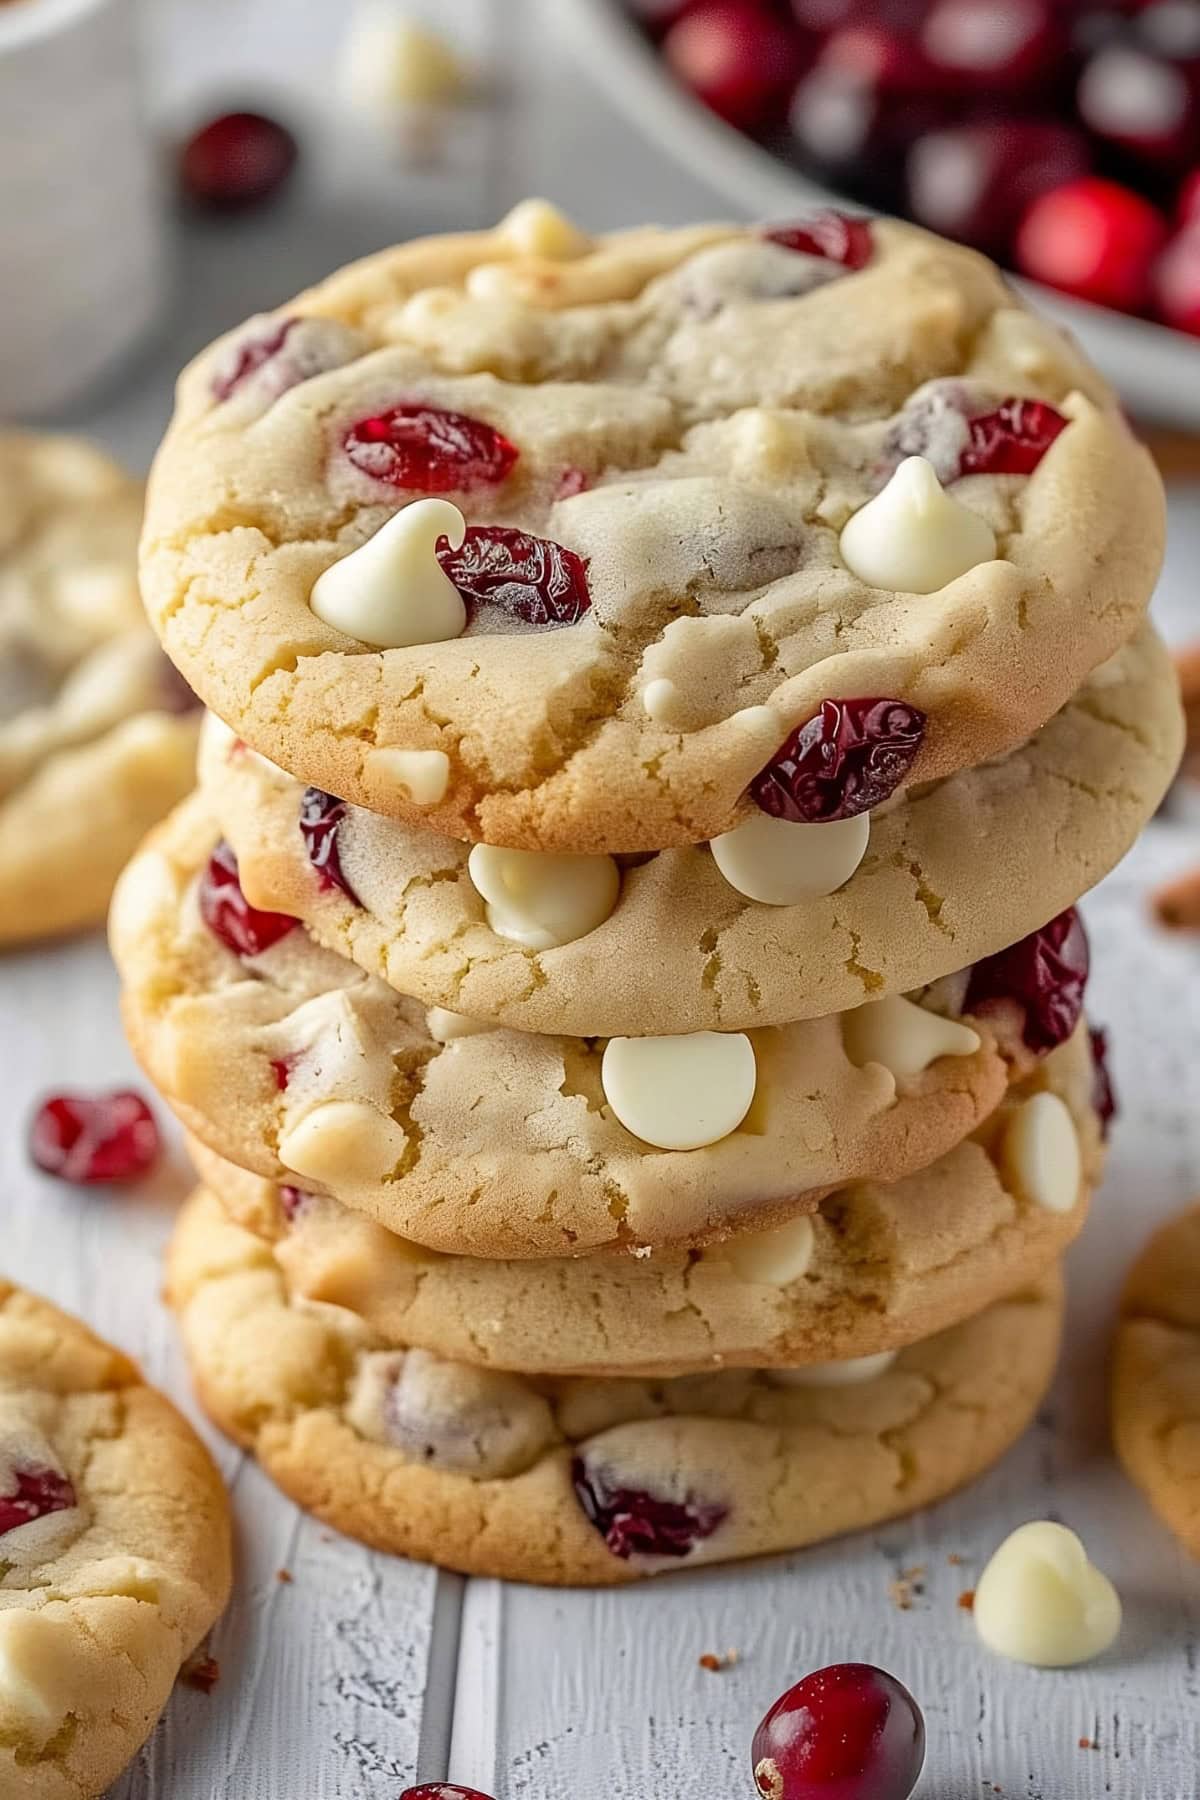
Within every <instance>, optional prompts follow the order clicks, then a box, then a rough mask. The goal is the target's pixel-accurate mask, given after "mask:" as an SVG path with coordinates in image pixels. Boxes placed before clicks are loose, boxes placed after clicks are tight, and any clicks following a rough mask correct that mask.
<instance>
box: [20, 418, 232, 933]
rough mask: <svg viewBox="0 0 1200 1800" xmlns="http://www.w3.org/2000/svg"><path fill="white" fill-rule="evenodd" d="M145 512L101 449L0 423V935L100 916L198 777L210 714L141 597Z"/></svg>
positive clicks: (50, 929) (138, 493) (55, 928)
mask: <svg viewBox="0 0 1200 1800" xmlns="http://www.w3.org/2000/svg"><path fill="white" fill-rule="evenodd" d="M141 509H142V490H141V485H140V483H138V482H135V481H133V480H132V479H131V478H130V477H129V476H127V475H126V474H124V472H123V471H122V470H120V469H119V468H118V467H117V466H116V464H115V463H113V462H111V461H110V460H109V458H108V457H107V456H105V455H103V454H102V452H101V451H99V450H97V449H95V448H94V447H93V446H92V445H90V444H88V443H85V442H83V441H82V440H80V439H76V438H63V437H50V436H43V435H34V434H28V435H25V434H20V433H4V434H0V943H12V942H16V941H18V940H21V939H25V938H35V937H43V936H47V935H49V934H51V933H54V932H64V931H72V930H75V929H77V928H79V927H80V926H84V925H92V924H96V923H98V922H99V921H100V920H101V919H103V917H104V911H105V908H106V907H107V905H108V901H109V896H110V894H111V892H112V885H113V882H114V881H115V880H116V877H117V874H118V871H119V870H120V869H121V867H122V865H123V864H124V863H125V862H126V860H127V859H128V857H129V856H130V855H131V854H132V853H133V851H134V849H135V848H136V846H137V844H138V842H139V841H140V839H141V838H142V836H143V835H144V833H145V832H146V831H147V830H148V829H149V827H150V826H151V825H152V824H153V823H154V822H155V820H156V819H160V818H162V816H163V814H164V813H165V812H167V811H168V810H169V809H170V808H171V807H172V806H173V805H174V804H175V802H176V801H177V800H180V799H182V798H183V796H184V794H186V793H187V791H188V789H189V788H190V786H191V784H192V763H193V756H194V752H195V743H196V731H197V714H196V712H195V710H194V709H193V710H190V711H188V712H184V711H182V710H181V707H182V705H183V703H184V701H185V700H186V701H189V702H190V696H188V695H187V694H186V691H185V689H184V686H183V683H182V682H181V681H180V680H179V678H178V677H177V676H176V675H175V673H174V671H173V670H172V668H171V667H170V665H169V663H167V662H166V660H165V659H164V657H163V655H162V652H161V651H160V650H159V648H158V646H157V644H156V643H155V641H154V636H153V634H152V633H151V632H150V631H148V630H147V628H146V621H145V615H144V613H143V611H142V605H141V601H140V599H139V598H138V590H137V556H136V545H137V533H138V523H139V520H140V518H141Z"/></svg>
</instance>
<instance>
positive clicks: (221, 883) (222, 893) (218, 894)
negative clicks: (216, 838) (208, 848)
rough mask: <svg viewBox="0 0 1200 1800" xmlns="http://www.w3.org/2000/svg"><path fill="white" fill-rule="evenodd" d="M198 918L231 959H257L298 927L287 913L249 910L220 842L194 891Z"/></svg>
mask: <svg viewBox="0 0 1200 1800" xmlns="http://www.w3.org/2000/svg"><path fill="white" fill-rule="evenodd" d="M197 903H198V905H199V908H200V917H201V918H202V919H203V920H204V923H205V924H206V925H207V926H208V929H209V930H210V931H211V932H212V934H213V936H214V937H215V938H218V939H219V940H220V942H221V943H222V944H224V946H225V948H226V949H227V950H232V951H233V954H234V955H235V956H261V954H262V952H263V951H264V950H269V949H270V948H271V945H272V944H277V943H278V942H279V940H280V938H282V937H286V936H287V934H288V932H289V931H294V930H295V928H296V926H297V925H298V924H299V922H300V921H299V920H298V919H293V918H292V916H291V914H290V913H277V912H260V911H259V909H258V907H256V906H251V904H250V902H249V901H248V900H247V898H246V896H245V894H244V893H243V892H242V884H241V881H240V880H239V878H238V865H237V857H236V856H235V855H234V854H233V849H232V847H231V846H230V845H229V844H227V843H226V842H225V841H224V839H222V840H221V842H220V843H219V844H218V845H217V847H216V849H215V850H214V851H213V853H212V855H211V856H210V857H209V859H208V866H207V867H206V868H205V871H204V873H203V875H202V876H201V877H200V885H199V888H198V890H197Z"/></svg>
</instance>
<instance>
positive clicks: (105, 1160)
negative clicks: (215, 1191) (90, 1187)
mask: <svg viewBox="0 0 1200 1800" xmlns="http://www.w3.org/2000/svg"><path fill="white" fill-rule="evenodd" d="M158 1152H159V1137H158V1126H157V1125H156V1124H155V1123H154V1114H153V1113H152V1112H151V1111H150V1108H149V1107H148V1106H147V1105H146V1102H145V1101H144V1100H143V1099H142V1097H141V1095H140V1094H135V1093H132V1092H131V1091H129V1090H127V1089H118V1090H117V1092H115V1093H112V1094H98V1095H96V1096H95V1097H94V1098H93V1097H91V1096H89V1095H86V1094H54V1095H52V1096H51V1098H50V1099H48V1100H44V1101H43V1102H42V1104H41V1106H39V1107H38V1110H37V1112H36V1113H35V1114H34V1117H33V1123H32V1126H31V1128H30V1133H29V1154H30V1156H31V1157H32V1158H33V1161H34V1162H35V1164H36V1165H37V1167H38V1168H39V1169H44V1170H45V1172H46V1174H47V1175H57V1176H59V1177H60V1178H61V1179H62V1180H63V1181H78V1182H86V1183H88V1184H92V1183H100V1182H107V1181H132V1180H133V1179H134V1178H135V1177H136V1176H138V1175H144V1174H145V1172H146V1170H147V1169H148V1168H149V1167H150V1166H151V1164H152V1163H153V1162H155V1161H156V1159H157V1157H158Z"/></svg>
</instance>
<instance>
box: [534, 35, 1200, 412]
mask: <svg viewBox="0 0 1200 1800" xmlns="http://www.w3.org/2000/svg"><path fill="white" fill-rule="evenodd" d="M559 5H560V7H561V9H562V12H563V14H564V16H565V17H566V19H567V20H568V22H569V24H570V26H571V29H572V33H573V35H574V38H575V41H576V45H577V47H578V49H579V52H580V57H581V60H582V62H583V64H584V66H585V67H586V68H587V69H588V70H589V71H595V73H596V75H597V77H598V78H599V79H600V80H601V81H602V82H603V83H604V84H605V86H606V88H607V91H608V93H609V96H610V98H611V99H612V100H613V101H614V102H615V103H616V104H617V105H619V106H621V107H622V108H623V110H624V111H625V112H626V113H627V114H628V115H629V117H630V119H631V120H632V121H633V123H634V124H636V125H638V126H640V127H641V128H642V129H643V130H644V131H645V132H647V133H648V134H649V136H651V137H652V138H654V139H655V140H656V141H657V142H658V143H659V144H660V145H661V146H662V148H663V149H664V150H665V151H667V152H668V153H669V154H670V155H672V156H673V157H675V158H676V160H677V161H678V162H680V163H682V164H684V165H685V166H686V167H687V168H688V169H689V170H690V171H691V172H692V173H693V174H696V175H699V176H700V177H701V178H702V179H704V180H706V181H708V182H709V183H710V184H711V186H712V188H713V191H714V193H716V194H719V195H721V196H722V198H723V199H724V200H725V201H726V203H727V204H729V205H731V206H734V207H736V208H737V209H738V210H739V211H740V212H743V213H746V214H748V215H749V216H751V217H752V218H770V217H778V216H780V215H783V214H786V213H787V212H788V211H789V209H792V210H794V209H795V208H796V207H797V206H806V205H807V206H812V205H814V204H816V205H826V206H827V205H830V204H837V205H839V206H843V207H844V206H846V205H847V204H848V203H847V202H846V200H845V199H844V197H843V196H842V195H840V194H837V193H835V192H834V191H833V190H832V189H830V188H825V187H822V186H821V185H820V184H819V183H818V182H815V181H812V180H810V179H809V178H808V177H807V176H805V175H802V174H800V173H799V172H798V171H797V170H795V169H791V168H789V167H788V165H787V164H786V163H785V162H782V161H781V160H780V159H779V158H778V157H776V156H772V155H771V153H770V151H768V150H764V149H763V147H762V146H761V145H760V144H756V143H755V142H754V140H753V139H752V138H748V137H744V136H743V135H742V133H741V132H740V131H735V130H734V129H733V127H732V126H730V125H726V124H725V123H724V122H723V121H722V120H721V119H718V118H717V117H716V115H715V114H714V113H711V112H709V110H708V108H707V107H705V106H703V105H701V103H700V102H699V101H698V100H694V99H693V98H692V96H691V95H690V94H689V93H688V92H687V91H686V89H685V88H683V87H682V86H680V84H679V83H678V82H677V81H676V80H675V79H674V78H673V77H672V76H671V75H670V74H669V73H668V71H667V70H666V69H664V68H663V66H662V63H661V62H660V60H659V58H658V55H657V54H656V52H655V50H654V47H653V45H651V44H650V43H648V42H647V40H646V39H645V38H644V37H643V36H642V34H641V32H640V31H639V30H638V28H637V26H636V25H635V24H634V23H633V21H632V20H631V19H630V18H629V17H628V15H627V14H626V13H625V12H624V11H622V9H621V7H620V6H619V5H618V4H616V0H559ZM849 204H850V206H851V207H852V208H853V204H854V203H853V202H850V203H849ZM858 210H860V211H861V210H862V209H861V208H859V209H858ZM1016 285H1017V286H1018V287H1019V288H1020V289H1021V291H1022V292H1023V293H1024V295H1025V296H1026V298H1027V299H1030V300H1032V301H1034V302H1035V303H1036V304H1037V305H1038V306H1039V307H1040V308H1041V310H1042V311H1043V312H1045V313H1048V314H1049V315H1050V316H1051V318H1053V319H1055V320H1057V321H1058V323H1059V324H1060V325H1064V326H1066V328H1067V329H1068V330H1069V331H1070V332H1072V333H1073V334H1074V336H1075V337H1076V338H1077V339H1078V340H1079V342H1080V343H1081V344H1082V346H1083V348H1084V350H1085V351H1086V352H1087V354H1088V355H1089V356H1090V357H1091V359H1092V361H1093V362H1095V363H1096V364H1097V365H1098V366H1099V367H1100V368H1101V369H1103V370H1104V371H1105V373H1106V374H1107V375H1108V376H1109V378H1110V379H1111V380H1112V381H1113V382H1114V384H1115V385H1116V386H1117V388H1119V390H1120V392H1121V394H1122V396H1123V398H1124V399H1125V401H1126V404H1127V405H1128V406H1129V407H1130V409H1131V410H1132V411H1134V412H1136V413H1138V414H1140V415H1141V416H1142V417H1143V418H1146V419H1153V420H1156V421H1158V422H1160V423H1162V424H1167V425H1176V426H1181V427H1183V428H1184V429H1185V430H1187V429H1191V430H1200V339H1192V338H1190V337H1187V336H1186V335H1185V334H1184V333H1183V332H1179V331H1169V330H1168V329H1167V328H1166V327H1165V326H1162V325H1152V324H1149V323H1148V322H1147V321H1146V320H1145V319H1132V318H1127V317H1126V316H1125V314H1123V313H1118V312H1112V311H1111V310H1110V309H1109V308H1108V307H1104V306H1089V305H1088V304H1087V303H1086V302H1084V301H1081V300H1068V299H1067V298H1066V297H1065V296H1064V295H1062V294H1058V293H1055V292H1054V290H1053V289H1052V288H1046V287H1042V286H1041V285H1040V284H1039V283H1037V282H1032V281H1022V280H1018V281H1017V283H1016Z"/></svg>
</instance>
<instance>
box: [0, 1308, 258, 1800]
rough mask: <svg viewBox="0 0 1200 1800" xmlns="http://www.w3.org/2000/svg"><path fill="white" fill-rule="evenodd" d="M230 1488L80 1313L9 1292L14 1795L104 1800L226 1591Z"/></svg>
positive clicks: (4, 1773)
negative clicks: (73, 1315)
mask: <svg viewBox="0 0 1200 1800" xmlns="http://www.w3.org/2000/svg"><path fill="white" fill-rule="evenodd" d="M230 1562H231V1531H230V1519H229V1505H228V1500H227V1498H226V1494H225V1488H224V1486H223V1484H222V1482H221V1478H220V1476H219V1475H218V1473H217V1471H216V1469H215V1467H214V1466H213V1462H212V1459H211V1457H210V1456H209V1454H208V1452H207V1451H206V1450H205V1448H204V1446H203V1445H202V1444H201V1442H200V1440H199V1439H198V1438H197V1437H196V1435H195V1433H194V1432H193V1431H192V1429H191V1427H190V1426H189V1425H188V1424H187V1423H186V1422H185V1421H184V1420H183V1419H182V1418H181V1417H180V1415H179V1414H178V1413H177V1412H176V1411H175V1409H174V1407H173V1406H171V1405H170V1404H169V1403H168V1401H167V1400H165V1399H164V1398H163V1396H162V1395H161V1394H159V1393H157V1392H156V1391H155V1389H153V1388H151V1387H147V1386H146V1384H145V1383H144V1381H143V1380H142V1377H141V1375H140V1374H139V1373H138V1370H137V1369H136V1368H135V1367H134V1365H133V1364H132V1363H131V1362H130V1361H129V1360H128V1359H127V1358H126V1357H124V1356H122V1355H121V1353H120V1352H119V1351H117V1350H114V1349H112V1348H110V1346H109V1345H107V1344H105V1343H102V1342H101V1340H100V1339H99V1338H98V1337H95V1336H94V1335H93V1333H92V1332H90V1331H89V1330H88V1329H87V1328H86V1326H84V1325H82V1324H80V1322H79V1321H78V1320H77V1319H73V1318H71V1317H69V1316H68V1315H67V1314H66V1313H62V1312H59V1311H58V1309H57V1308H56V1307H53V1306H51V1305H50V1304H49V1303H48V1302H47V1301H45V1300H40V1299H37V1298H36V1297H35V1296H33V1295H32V1294H27V1293H23V1292H22V1291H21V1289H19V1288H16V1287H13V1286H12V1285H11V1283H9V1282H0V1792H3V1794H4V1796H5V1800H94V1797H95V1796H97V1795H99V1794H101V1793H103V1792H106V1791H107V1789H108V1787H109V1784H110V1782H112V1781H113V1780H115V1778H116V1776H117V1775H118V1773H119V1772H120V1770H121V1769H123V1768H124V1766H125V1764H126V1763H127V1762H128V1761H129V1759H130V1758H131V1757H132V1756H133V1755H134V1753H135V1751H136V1750H137V1749H138V1748H139V1746H140V1745H141V1744H142V1743H144V1741H145V1739H146V1738H147V1737H148V1736H149V1734H150V1731H151V1729H152V1728H153V1725H154V1722H155V1720H156V1719H157V1718H158V1715H159V1713H160V1712H161V1711H162V1708H163V1707H164V1705H165V1704H166V1701H167V1698H168V1696H169V1695H170V1692H171V1688H172V1686H173V1684H174V1681H175V1677H176V1675H177V1673H178V1671H179V1668H180V1666H181V1664H182V1663H183V1661H184V1659H185V1658H186V1657H187V1656H189V1655H190V1654H191V1652H192V1651H193V1650H194V1649H195V1647H196V1645H197V1644H198V1643H199V1641H200V1639H201V1638H202V1637H203V1636H204V1634H205V1632H206V1631H208V1629H209V1627H210V1626H211V1625H212V1624H213V1623H214V1622H215V1620H216V1619H217V1617H218V1616H219V1614H220V1613H221V1611H222V1609H223V1608H224V1605H225V1602H226V1599H227V1598H228V1594H229V1586H230Z"/></svg>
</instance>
